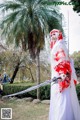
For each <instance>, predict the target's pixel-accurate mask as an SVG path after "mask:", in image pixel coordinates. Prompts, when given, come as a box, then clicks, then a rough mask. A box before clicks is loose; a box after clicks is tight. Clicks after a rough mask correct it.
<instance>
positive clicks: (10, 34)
mask: <svg viewBox="0 0 80 120" xmlns="http://www.w3.org/2000/svg"><path fill="white" fill-rule="evenodd" d="M46 2H48V1H47V0H27V1H26V0H23V1H22V0H14V1H6V2H4V3H2V4H0V10H1V11H2V12H3V13H4V12H7V14H5V15H4V17H3V20H2V21H1V27H2V29H3V35H5V36H6V39H7V40H8V42H9V43H10V42H13V43H14V41H15V44H16V45H17V46H19V45H20V44H21V45H22V47H23V48H22V49H24V50H26V49H29V52H30V54H31V56H34V57H35V55H36V54H37V52H40V49H42V48H43V46H44V35H46V34H47V33H49V32H48V30H49V29H53V28H51V27H53V26H54V27H55V23H58V24H56V26H57V27H61V26H60V23H59V21H61V15H60V14H59V10H58V9H57V8H56V7H54V6H52V5H49V4H46ZM51 24H52V26H51ZM58 25H59V26H58ZM27 45H28V46H27ZM26 47H27V48H26Z"/></svg>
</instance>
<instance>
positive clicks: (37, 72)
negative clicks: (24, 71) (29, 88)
mask: <svg viewBox="0 0 80 120" xmlns="http://www.w3.org/2000/svg"><path fill="white" fill-rule="evenodd" d="M36 65H37V69H36V77H37V84H40V58H39V53H38V54H37V56H36ZM37 99H40V89H39V88H38V89H37Z"/></svg>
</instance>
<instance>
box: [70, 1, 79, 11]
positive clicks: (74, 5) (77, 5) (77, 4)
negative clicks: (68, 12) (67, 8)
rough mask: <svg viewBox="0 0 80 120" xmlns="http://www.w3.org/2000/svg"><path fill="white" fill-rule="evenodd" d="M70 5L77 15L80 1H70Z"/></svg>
mask: <svg viewBox="0 0 80 120" xmlns="http://www.w3.org/2000/svg"><path fill="white" fill-rule="evenodd" d="M71 2H72V5H73V10H74V11H76V12H77V13H79V12H80V1H79V0H71Z"/></svg>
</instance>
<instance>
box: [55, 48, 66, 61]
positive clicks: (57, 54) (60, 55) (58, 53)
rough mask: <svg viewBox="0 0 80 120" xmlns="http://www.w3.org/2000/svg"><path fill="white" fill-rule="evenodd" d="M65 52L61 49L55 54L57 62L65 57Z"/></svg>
mask: <svg viewBox="0 0 80 120" xmlns="http://www.w3.org/2000/svg"><path fill="white" fill-rule="evenodd" d="M65 56H66V55H65V52H64V50H63V49H60V50H59V51H58V52H57V53H56V54H55V58H54V59H55V60H56V61H59V60H60V59H61V58H62V57H65Z"/></svg>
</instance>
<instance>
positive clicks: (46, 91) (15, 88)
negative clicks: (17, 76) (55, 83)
mask: <svg viewBox="0 0 80 120" xmlns="http://www.w3.org/2000/svg"><path fill="white" fill-rule="evenodd" d="M33 85H34V83H14V84H4V86H3V90H4V91H3V95H8V94H12V93H16V92H19V91H22V90H25V89H27V88H29V87H32V86H33ZM76 91H77V96H78V99H79V100H80V84H78V85H77V86H76ZM40 95H41V96H40V98H41V100H43V99H50V85H46V86H43V87H41V88H40ZM17 97H19V98H23V97H33V98H36V97H37V90H33V91H30V92H28V93H24V94H21V95H17Z"/></svg>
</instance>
